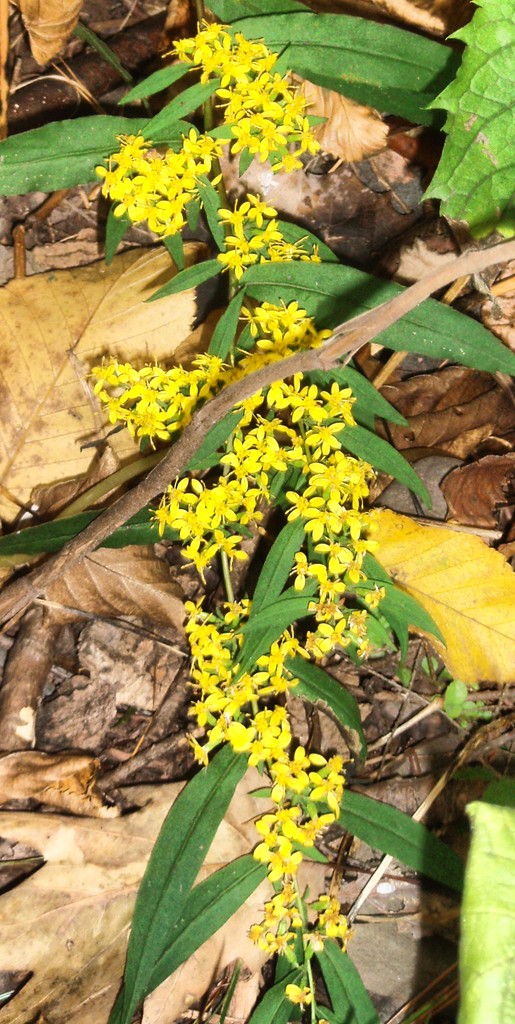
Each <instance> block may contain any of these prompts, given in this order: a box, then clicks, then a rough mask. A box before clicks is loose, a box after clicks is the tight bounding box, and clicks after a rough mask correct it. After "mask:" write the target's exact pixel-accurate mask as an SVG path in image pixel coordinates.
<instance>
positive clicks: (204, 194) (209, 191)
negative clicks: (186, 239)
mask: <svg viewBox="0 0 515 1024" xmlns="http://www.w3.org/2000/svg"><path fill="white" fill-rule="evenodd" d="M198 188H199V194H200V198H201V200H202V205H203V207H204V213H205V215H206V220H207V223H208V225H209V230H210V232H211V234H212V236H213V238H214V240H215V243H216V246H217V248H218V250H219V251H220V252H224V251H225V231H224V229H223V227H222V224H221V223H220V220H219V219H218V211H219V210H220V208H221V205H222V202H221V199H220V196H219V194H218V192H217V190H216V188H215V187H214V185H212V184H211V182H210V180H209V178H206V177H205V175H202V178H201V179H200V181H199V186H198Z"/></svg>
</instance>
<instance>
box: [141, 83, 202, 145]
mask: <svg viewBox="0 0 515 1024" xmlns="http://www.w3.org/2000/svg"><path fill="white" fill-rule="evenodd" d="M219 86H220V80H219V79H218V78H213V79H212V80H211V81H209V82H197V84H196V85H190V86H189V88H188V89H185V90H184V92H181V93H180V95H179V96H176V97H175V99H173V100H172V101H171V103H167V105H166V107H163V109H162V110H160V111H159V113H158V114H156V115H155V117H153V118H151V120H150V121H148V122H147V124H146V125H145V131H144V134H145V137H146V138H149V139H151V140H152V142H153V141H154V136H155V135H156V134H157V135H162V134H163V132H168V131H170V130H172V131H174V129H175V123H176V122H177V121H179V120H180V119H181V118H183V117H184V116H185V115H186V114H191V113H193V111H194V110H196V109H197V107H201V106H202V104H203V103H205V101H206V100H207V99H209V97H210V96H212V95H213V93H214V92H216V90H217V89H218V88H219Z"/></svg>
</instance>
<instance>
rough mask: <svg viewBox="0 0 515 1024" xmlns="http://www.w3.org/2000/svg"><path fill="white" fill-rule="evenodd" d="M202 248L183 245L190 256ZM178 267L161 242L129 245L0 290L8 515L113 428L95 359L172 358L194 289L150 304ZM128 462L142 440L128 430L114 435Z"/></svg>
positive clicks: (87, 458) (73, 471)
mask: <svg viewBox="0 0 515 1024" xmlns="http://www.w3.org/2000/svg"><path fill="white" fill-rule="evenodd" d="M203 252H204V247H203V246H201V245H200V244H199V243H190V244H188V245H187V246H186V255H187V257H188V262H189V263H190V264H191V263H192V262H195V259H196V258H198V256H199V254H200V253H203ZM173 267H174V264H173V263H172V261H171V259H170V257H169V255H168V253H167V252H166V250H165V249H164V248H163V247H160V248H159V249H150V250H148V251H145V252H144V254H143V255H141V251H139V250H131V251H130V252H125V253H122V254H121V255H120V256H116V257H115V259H114V260H113V262H112V264H111V265H110V266H109V267H106V266H105V264H104V263H95V264H93V265H92V266H87V267H80V268H79V269H77V270H63V271H58V272H56V273H48V274H38V275H36V276H34V277H29V278H23V279H20V280H14V281H10V282H9V284H8V285H6V286H5V288H3V289H2V290H1V291H0V347H1V351H2V374H1V377H0V397H1V401H2V418H3V424H4V428H3V433H2V438H1V439H0V488H1V489H0V516H2V518H3V519H4V520H6V521H8V522H12V521H13V520H14V519H15V518H16V516H17V515H18V513H19V510H20V507H22V506H24V505H27V504H29V503H30V501H31V495H32V491H33V489H34V488H36V487H38V486H40V485H45V484H53V483H55V482H56V481H58V480H63V479H65V478H68V479H69V478H75V477H77V476H79V475H80V474H82V473H85V472H87V470H88V467H89V465H90V463H91V461H92V449H91V448H86V449H84V450H82V451H81V450H80V445H81V444H84V443H85V442H87V441H92V440H99V439H103V438H104V437H105V436H106V433H107V432H108V431H109V430H111V429H112V424H109V425H108V426H107V429H106V426H105V414H104V412H103V410H101V408H100V403H99V402H97V400H96V398H95V396H94V395H93V387H92V384H91V382H90V381H89V379H88V374H89V371H90V369H91V367H92V366H93V365H94V364H95V363H98V362H100V361H101V360H102V358H103V357H104V356H108V355H112V356H115V357H116V358H119V359H120V360H122V361H123V362H125V361H131V362H135V363H140V364H141V363H144V362H149V361H152V360H157V361H161V362H163V363H164V362H168V363H169V362H170V359H171V358H172V357H173V353H174V352H175V349H176V348H178V346H179V345H180V344H181V342H183V341H184V339H185V338H187V337H188V335H189V333H190V331H191V326H192V322H193V319H194V316H195V292H194V290H191V291H188V292H181V293H179V294H178V295H171V296H169V297H167V298H165V299H162V300H160V301H158V302H153V303H151V304H148V303H146V301H145V300H146V299H147V298H148V297H149V296H150V295H152V294H153V293H154V292H155V291H156V290H157V288H158V287H159V286H160V285H162V284H163V283H164V282H165V280H168V279H169V278H170V276H173V272H174V271H173ZM110 444H111V445H112V447H113V449H114V451H115V452H116V455H117V456H118V458H120V459H124V460H127V459H128V458H129V457H131V456H132V457H134V455H135V454H136V453H137V450H138V449H137V446H136V445H135V444H134V442H133V441H132V440H131V438H130V435H129V433H128V432H127V431H122V432H120V433H117V434H113V435H112V437H111V438H110Z"/></svg>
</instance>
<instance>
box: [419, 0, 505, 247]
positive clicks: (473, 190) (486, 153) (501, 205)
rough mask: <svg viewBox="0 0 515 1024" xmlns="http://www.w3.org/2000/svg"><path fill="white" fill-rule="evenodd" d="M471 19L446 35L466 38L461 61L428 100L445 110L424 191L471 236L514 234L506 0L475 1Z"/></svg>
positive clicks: (434, 105)
mask: <svg viewBox="0 0 515 1024" xmlns="http://www.w3.org/2000/svg"><path fill="white" fill-rule="evenodd" d="M476 5H477V7H476V9H475V10H474V15H473V18H472V21H470V22H469V24H468V25H465V27H464V28H462V29H460V30H459V32H455V33H454V36H453V38H457V39H461V41H462V42H464V43H466V44H467V45H466V49H465V52H464V54H463V59H462V62H461V67H460V68H459V71H458V73H457V75H456V77H455V78H454V80H453V81H452V82H451V84H450V85H448V86H447V88H446V89H445V91H444V92H443V93H441V95H440V96H438V98H437V99H436V100H434V102H433V103H432V107H433V108H435V107H443V108H444V109H445V110H446V111H447V120H446V122H445V131H446V133H447V139H446V142H445V145H444V149H443V153H442V157H441V159H440V163H439V164H438V167H437V169H436V174H435V175H434V178H433V180H432V182H431V185H430V187H429V189H428V190H427V192H426V195H427V196H430V197H436V198H438V199H442V200H443V202H442V206H441V210H442V213H443V214H444V215H445V216H446V217H448V218H449V219H454V220H460V221H465V222H466V224H468V226H469V228H470V230H471V232H472V234H473V235H475V236H476V237H482V236H483V235H488V234H490V233H491V232H493V231H496V230H497V231H499V232H500V233H501V234H503V235H506V236H510V237H511V236H512V235H513V234H515V191H514V187H513V183H514V167H513V153H514V150H515V129H514V121H513V79H514V76H515V9H514V6H513V0H476Z"/></svg>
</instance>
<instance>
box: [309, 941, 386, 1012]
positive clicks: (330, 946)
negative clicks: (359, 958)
mask: <svg viewBox="0 0 515 1024" xmlns="http://www.w3.org/2000/svg"><path fill="white" fill-rule="evenodd" d="M316 958H317V960H318V962H319V964H320V967H321V970H322V974H323V976H324V982H325V986H326V988H327V993H328V995H329V998H330V1000H331V1003H332V1006H333V1011H334V1012H335V1014H336V1020H338V1021H341V1022H342V1024H379V1017H378V1015H377V1012H376V1009H375V1007H374V1004H373V1003H372V1000H371V999H370V996H369V994H368V992H367V990H366V988H365V986H364V984H363V982H362V980H361V978H360V976H359V973H358V971H357V970H356V968H355V966H354V964H353V962H352V960H351V959H350V957H349V954H348V953H344V952H342V950H341V949H340V947H339V946H338V945H337V944H336V942H333V941H332V940H329V941H328V942H326V943H325V944H324V950H323V952H322V953H317V954H316Z"/></svg>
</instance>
